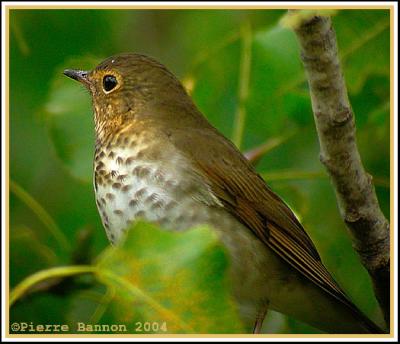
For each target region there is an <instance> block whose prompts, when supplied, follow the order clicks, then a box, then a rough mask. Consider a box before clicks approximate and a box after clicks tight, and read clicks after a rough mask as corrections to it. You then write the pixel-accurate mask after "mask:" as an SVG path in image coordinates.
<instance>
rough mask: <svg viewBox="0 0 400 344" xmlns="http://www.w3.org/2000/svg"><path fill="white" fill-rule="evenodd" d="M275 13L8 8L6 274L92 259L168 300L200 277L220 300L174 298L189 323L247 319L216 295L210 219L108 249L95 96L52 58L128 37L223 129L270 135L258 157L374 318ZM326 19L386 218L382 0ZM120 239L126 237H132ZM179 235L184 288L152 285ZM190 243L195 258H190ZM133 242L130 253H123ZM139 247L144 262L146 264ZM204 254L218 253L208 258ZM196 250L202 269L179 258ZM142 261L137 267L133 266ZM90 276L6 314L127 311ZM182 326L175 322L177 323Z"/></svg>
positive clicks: (120, 295)
mask: <svg viewBox="0 0 400 344" xmlns="http://www.w3.org/2000/svg"><path fill="white" fill-rule="evenodd" d="M284 14H285V11H282V10H253V11H248V10H235V11H234V10H201V11H200V10H179V11H178V10H169V11H165V10H34V11H33V10H12V11H11V13H10V28H11V31H10V55H9V56H10V179H11V180H12V183H11V184H10V186H11V188H10V192H11V193H10V231H9V233H10V287H11V288H14V287H15V286H17V285H18V284H19V283H20V282H21V281H23V280H25V281H26V278H29V276H35V275H34V274H35V273H38V272H40V271H42V270H43V271H49V269H50V271H53V272H54V270H51V269H52V268H56V269H59V268H60V267H65V266H67V267H68V266H71V267H73V266H88V267H92V269H93V267H95V268H96V269H97V270H96V271H112V272H113V274H114V275H116V276H114V277H117V278H116V280H122V281H123V284H129V285H130V286H136V287H138V288H139V289H140V290H144V289H145V288H150V289H146V293H148V294H146V295H151V297H152V298H153V300H154V302H157V303H159V304H162V305H163V306H165V305H168V307H175V306H176V305H179V304H181V305H182V304H183V303H182V302H181V300H182V299H180V298H179V297H182V298H183V299H184V297H185V296H187V295H188V293H190V292H191V291H193V292H195V290H198V291H204V292H206V291H205V290H206V289H207V288H201V286H204V284H207V283H211V284H212V285H213V288H214V289H218V290H220V293H221V295H225V296H224V297H222V298H220V299H218V302H217V301H216V299H215V297H216V295H217V294H215V295H210V294H208V296H207V297H206V298H205V299H204V304H200V303H199V304H198V305H196V306H197V307H198V308H197V307H195V308H193V314H184V313H182V312H181V311H182V310H181V309H180V310H179V311H178V310H176V311H174V312H175V314H179V316H180V317H182V319H183V321H184V322H185V324H189V326H190V327H191V329H193V330H195V331H207V332H210V333H212V332H218V331H221V332H240V331H241V327H240V324H239V322H236V321H234V319H235V314H234V312H233V310H232V312H231V311H230V310H231V308H230V307H231V306H229V305H228V304H229V302H228V299H227V298H226V291H227V288H226V283H227V282H226V280H225V277H224V276H225V275H224V273H223V272H224V271H226V266H225V264H226V261H225V255H224V254H223V250H222V249H221V248H220V247H219V245H218V244H217V243H216V242H215V239H214V238H213V237H212V236H211V235H210V233H209V232H208V231H207V230H205V229H198V230H195V231H192V232H188V233H185V234H179V235H177V236H174V235H172V234H170V233H163V232H159V231H157V230H156V229H155V228H152V227H151V226H150V227H149V225H144V224H142V225H140V226H138V228H136V229H135V230H134V233H135V235H131V236H129V237H128V240H127V242H125V246H122V247H120V248H107V247H108V243H107V242H106V239H105V233H104V230H103V228H102V225H101V223H100V220H99V216H98V214H97V210H96V206H95V202H94V197H93V190H92V182H91V179H92V175H91V166H92V155H93V144H94V143H93V122H92V117H91V108H90V98H89V95H88V94H87V93H86V92H85V91H84V90H83V88H79V86H78V85H77V84H76V83H73V82H71V81H70V80H68V79H67V78H65V77H64V76H63V75H62V71H63V70H64V69H65V68H82V69H84V68H92V67H94V66H95V65H96V64H97V63H99V62H100V61H101V60H102V59H103V58H105V57H107V56H110V55H112V54H115V53H119V52H123V51H136V52H141V53H146V54H148V55H151V56H153V57H155V58H157V59H158V60H159V61H161V62H163V63H164V64H165V65H167V66H168V67H169V68H170V69H171V70H172V71H173V72H174V73H175V74H177V75H178V77H179V78H180V79H181V80H182V81H183V82H184V83H185V85H186V86H188V87H190V89H191V92H192V96H193V98H194V100H195V102H196V104H197V105H198V106H199V108H200V109H201V111H202V112H203V113H204V114H205V115H206V116H207V118H208V119H209V120H210V121H211V123H213V124H214V125H215V126H216V127H217V128H218V129H219V130H220V131H222V132H223V133H224V134H225V135H226V136H227V137H230V138H232V137H234V139H235V142H237V143H240V148H241V149H242V150H243V151H246V150H248V149H252V148H254V147H256V146H259V145H261V144H263V143H265V142H266V141H269V140H273V141H274V142H278V143H279V144H276V145H274V148H273V149H270V150H269V151H268V153H267V154H265V155H264V156H263V158H262V159H261V160H260V162H259V164H258V165H257V169H258V170H259V172H260V173H261V174H262V175H263V176H264V177H265V179H266V180H267V181H268V183H269V184H270V186H271V187H272V189H273V190H274V191H276V192H277V193H278V194H280V195H281V196H282V197H283V199H284V200H285V201H286V202H287V203H288V204H289V205H290V206H291V207H292V208H293V209H294V211H295V212H296V214H297V215H298V216H299V218H300V219H301V221H302V223H303V224H304V226H305V227H306V229H307V231H308V232H309V234H310V236H311V237H312V239H313V241H314V242H315V244H316V246H317V248H318V250H319V251H320V253H321V256H322V258H323V261H324V263H325V265H326V266H327V267H328V269H329V270H330V271H331V272H332V274H333V275H334V276H335V278H336V279H337V281H338V282H339V283H340V284H341V285H342V286H343V288H344V289H345V290H346V291H347V292H348V294H349V295H350V296H351V297H352V299H353V300H354V301H355V303H356V304H357V305H359V306H360V308H361V309H362V310H363V311H364V312H366V313H367V314H368V315H369V316H370V317H371V318H373V319H375V320H377V321H379V320H380V319H381V318H380V314H379V310H378V306H377V303H376V301H375V299H374V296H373V291H372V288H371V285H370V281H369V277H368V275H367V273H366V272H365V271H364V269H363V268H362V266H361V264H360V262H359V260H358V257H357V256H356V254H355V253H354V251H353V250H352V248H351V243H350V239H349V237H348V234H347V233H346V229H345V226H344V224H343V222H342V221H341V219H340V216H339V214H338V210H337V206H336V200H335V197H334V193H333V190H332V187H331V186H330V184H329V180H328V178H327V175H326V173H325V171H324V170H323V167H322V166H321V164H320V163H319V160H318V151H319V148H318V139H317V136H316V133H315V128H314V123H313V118H312V111H311V106H310V99H309V94H308V89H307V84H306V79H305V75H304V71H303V68H302V64H301V61H300V57H299V49H298V45H297V42H296V40H295V36H294V34H293V33H292V32H291V31H290V29H289V28H287V27H285V26H282V25H281V24H280V19H281V18H282V16H283V15H284ZM333 24H334V27H335V30H336V33H337V38H338V45H339V52H340V56H341V61H342V66H343V69H344V75H345V78H346V81H347V85H348V90H349V96H350V101H351V104H352V106H353V110H354V113H355V116H356V123H357V135H358V144H359V149H360V153H361V156H362V159H363V163H364V165H365V167H366V169H367V171H368V172H369V173H370V174H371V175H372V176H373V177H374V181H375V185H376V187H377V194H378V197H379V201H380V204H381V207H382V209H383V211H384V213H385V214H386V216H387V217H389V215H390V189H389V187H390V182H389V180H390V115H389V114H390V58H389V53H390V25H389V24H390V20H389V11H387V10H342V11H337V12H336V13H335V15H334V17H333ZM245 59H247V60H245ZM246 66H247V67H246ZM246 73H247V74H246ZM243 76H244V77H243ZM246 80H248V82H246ZM238 109H241V110H240V111H238ZM238 121H240V123H239V122H238ZM144 228H145V230H144ZM156 232H157V234H156ZM60 233H61V234H60ZM150 233H153V236H152V237H151V240H150V239H149V235H150ZM64 237H65V238H64ZM188 238H191V239H190V240H188ZM65 241H67V243H65ZM188 242H190V245H189V246H186V245H187V243H188ZM182 243H184V244H182ZM195 243H196V244H195ZM129 245H133V246H134V247H135V250H133V251H131V250H128V249H127V248H128V247H129ZM178 249H179V250H182V253H181V254H182V255H185V257H186V258H187V259H188V260H183V259H182V260H172V263H173V264H172V266H171V267H170V268H171V269H174V268H176V269H180V268H182V269H183V270H182V271H185V274H186V273H187V275H185V274H184V276H182V281H181V282H182V283H181V284H180V288H182V289H179V290H181V291H182V294H181V295H180V294H179V293H176V296H177V299H166V298H163V297H161V298H160V297H159V294H158V291H157V288H161V289H160V290H162V288H167V289H168V287H169V288H173V286H172V285H168V282H166V283H164V282H163V283H156V280H155V278H156V276H160V277H162V278H164V279H165V281H168V279H169V276H168V274H169V273H172V270H171V271H168V270H165V271H164V270H163V269H161V268H160V265H157V264H159V263H160V261H159V260H158V261H157V259H158V258H159V257H161V256H162V255H163V254H165V257H171V255H172V254H173V252H174V250H178ZM104 250H105V251H104ZM101 252H103V253H101ZM196 252H197V253H198V254H199V256H198V257H195V256H191V255H192V254H193V255H194V254H196ZM201 252H203V254H202V255H201V256H200V253H201ZM156 253H157V254H156ZM127 255H129V261H130V262H132V264H130V265H129V264H125V263H124V262H123V261H124V260H125V259H126V257H127ZM214 256H217V259H216V260H214ZM98 257H100V258H98ZM146 257H147V258H146ZM150 258H151V259H150ZM143 259H150V260H153V259H154V261H150V262H147V261H146V264H143V265H141V264H142V263H143ZM169 259H170V258H169ZM191 259H194V260H193V261H191ZM121 260H123V261H121ZM208 260H209V261H210V262H213V264H211V265H209V264H207V269H206V268H205V267H204V266H205V265H204V264H205V263H204V262H206V261H208ZM193 262H197V263H196V264H195V265H196V266H195V268H196V269H197V270H196V269H194V270H189V269H187V267H188V264H189V265H193ZM228 263H229V262H228ZM77 264H83V265H77ZM180 264H182V266H180ZM192 267H193V266H192ZM142 268H143V269H144V270H145V271H147V272H146V273H143V274H139V275H136V274H133V271H138V270H140V269H142ZM57 271H58V272H59V270H56V272H57ZM150 271H151V273H150ZM196 271H198V272H202V274H200V273H196ZM217 271H218V272H221V274H219V273H216V272H217ZM153 272H155V273H154V274H153ZM211 273H213V274H214V275H215V276H218V278H215V279H214V278H210V276H209V275H207V274H211ZM74 276H75V275H74ZM93 276H98V275H96V274H93V273H89V274H79V275H77V276H75V277H71V276H69V277H68V278H64V279H63V281H61V283H60V279H59V278H58V279H57V278H52V279H49V280H46V281H47V282H46V283H44V284H43V283H40V284H39V285H38V286H37V287H36V288H37V290H36V293H31V294H29V295H28V296H27V297H25V298H23V299H21V300H20V301H18V302H16V303H15V305H14V306H13V307H12V308H11V311H10V321H11V322H13V321H24V322H29V321H33V322H35V323H56V322H57V323H63V322H68V323H73V322H74V321H75V322H76V321H77V319H91V321H94V322H98V323H107V322H109V321H111V320H112V319H117V318H116V317H124V316H126V317H130V316H131V315H132V314H131V313H130V312H131V311H132V309H130V310H129V309H128V308H127V307H126V304H127V300H130V299H131V295H130V294H129V292H128V289H124V287H121V286H118V285H112V284H110V283H111V282H110V280H109V279H107V278H106V280H107V281H106V280H104V278H103V279H102V278H99V279H95V281H93ZM53 277H54V276H53ZM103 277H104V276H103ZM139 277H140V278H139ZM201 278H203V279H202V280H201ZM198 279H200V280H198ZM99 280H100V281H101V282H104V283H98V281H99ZM96 281H97V282H96ZM186 281H188V282H186ZM195 281H196V282H198V285H197V286H196V285H195V284H196V283H194V282H195ZM121 283H122V282H121ZM202 283H203V284H202ZM54 285H56V287H54ZM57 286H58V287H57ZM152 287H153V288H154V289H151V288H152ZM167 289H165V290H167ZM120 290H122V291H120ZM123 290H125V291H123ZM163 295H164V296H165V295H166V293H164V294H163ZM199 297H200V296H199ZM199 297H197V298H196V299H197V300H199ZM186 299H187V298H186ZM137 300H141V299H140V298H139V299H137ZM138 302H139V301H138ZM139 303H140V302H139ZM210 304H211V305H213V306H215V307H209V305H210ZM174 305H175V306H174ZM201 306H204V308H203V310H205V312H206V311H207V312H210V313H209V314H208V313H202V316H206V315H209V316H210V317H213V316H216V315H215V313H217V312H216V310H217V309H218V310H221V309H224V308H225V309H226V313H220V314H219V315H218V316H220V317H221V318H219V319H223V321H221V323H220V326H219V327H218V328H215V327H213V325H212V324H204V323H202V322H201V321H199V312H198V310H199V308H200V307H201ZM178 308H179V307H178ZM116 309H117V310H118V312H116V311H115V310H116ZM135 309H138V313H137V314H135V315H132V316H133V317H134V319H140V318H141V317H142V316H143V317H146V320H152V319H157V312H154V310H152V309H151V307H146V306H145V303H142V304H140V306H138V307H137V308H135ZM173 309H174V310H175V309H176V308H173ZM122 310H123V311H122ZM211 313H213V314H214V315H213V314H211ZM120 319H122V318H120ZM191 319H192V320H193V319H197V321H196V322H195V321H192V320H191ZM214 319H217V318H214ZM121 321H122V320H121ZM207 326H211V327H207ZM187 330H188V329H187V328H185V329H182V328H181V329H179V328H178V327H172V330H171V331H172V332H175V331H176V332H180V331H182V332H190V330H188V331H187ZM264 330H265V331H267V332H269V333H278V332H279V333H296V332H297V333H316V332H318V331H317V330H315V329H313V328H310V327H309V326H306V325H304V324H301V323H300V322H297V321H296V320H294V319H288V318H287V317H284V316H282V315H280V314H278V313H274V312H271V313H270V314H269V315H268V317H267V320H266V322H265V326H264Z"/></svg>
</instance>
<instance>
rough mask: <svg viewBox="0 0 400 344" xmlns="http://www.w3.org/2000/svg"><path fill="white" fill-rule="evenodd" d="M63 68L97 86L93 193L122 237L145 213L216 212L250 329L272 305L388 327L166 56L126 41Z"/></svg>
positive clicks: (193, 215) (165, 216) (176, 227)
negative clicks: (331, 268) (330, 264)
mask: <svg viewBox="0 0 400 344" xmlns="http://www.w3.org/2000/svg"><path fill="white" fill-rule="evenodd" d="M64 74H65V75H66V76H68V77H70V78H72V79H75V80H77V81H79V82H80V83H81V84H83V85H84V86H85V87H86V89H87V90H88V91H89V93H90V95H91V98H92V106H93V112H94V128H95V153H94V164H93V169H94V178H93V180H94V190H95V198H96V204H97V208H98V211H99V214H100V217H101V220H102V223H103V226H104V228H105V230H106V234H107V237H108V239H109V240H110V242H111V243H112V244H117V243H118V242H120V241H121V238H123V236H124V233H125V232H126V231H127V229H128V228H129V227H130V226H131V225H132V223H134V222H135V221H138V220H140V219H141V220H145V221H148V222H152V223H157V224H158V225H159V226H160V227H161V228H163V229H165V230H171V231H184V230H188V229H190V228H192V227H194V226H196V225H199V224H206V225H209V226H210V227H211V228H212V230H213V231H214V232H215V234H216V235H217V237H218V238H219V240H220V241H221V243H222V244H223V245H224V246H225V247H226V249H227V252H228V256H229V260H230V266H229V276H230V279H231V282H232V283H231V284H232V296H233V299H234V300H235V301H236V303H237V305H238V311H239V314H240V318H241V320H242V321H243V323H244V324H245V325H246V329H249V332H253V333H260V332H261V328H262V324H263V320H264V318H265V315H266V314H267V312H268V310H270V309H271V310H274V311H277V312H280V313H283V314H285V315H288V316H291V317H293V318H295V319H298V320H300V321H302V322H305V323H307V324H310V325H311V326H313V327H315V328H318V329H320V330H321V331H324V332H327V333H335V334H350V333H351V334H362V333H374V334H378V333H384V331H383V330H382V329H381V328H380V327H379V326H378V325H376V324H375V323H374V322H373V321H371V320H370V319H369V318H368V317H367V316H365V315H364V314H363V313H362V312H361V311H360V310H359V308H358V307H357V306H356V305H355V304H354V303H353V302H352V301H351V300H350V298H349V297H348V296H347V295H346V293H345V292H344V291H343V289H342V288H341V287H340V286H339V285H338V283H337V282H335V280H334V279H333V277H332V275H331V274H330V273H329V272H328V270H327V269H326V268H325V266H324V265H323V263H322V260H321V257H320V255H319V253H318V252H317V249H316V247H315V245H314V243H313V242H312V240H311V238H310V237H309V235H308V234H307V233H306V231H305V229H304V228H303V226H302V224H301V223H300V221H299V220H298V218H297V217H296V216H295V214H294V213H293V211H292V210H291V209H290V208H289V207H288V205H287V204H286V203H285V202H284V201H283V200H282V199H281V198H280V197H279V196H278V195H277V194H276V193H274V192H273V191H272V190H271V188H270V187H269V186H268V185H267V184H266V182H265V181H264V180H263V178H262V177H261V176H260V175H259V174H258V173H257V172H256V170H255V168H254V167H253V166H252V165H251V163H249V161H248V160H247V159H246V158H245V157H244V156H243V154H242V153H241V152H240V151H239V149H238V148H237V147H236V146H235V145H234V144H233V143H232V142H231V141H230V140H229V139H227V138H226V137H224V136H223V135H222V134H221V133H220V132H219V131H218V130H217V129H216V128H215V127H214V126H212V125H211V124H210V122H209V121H208V120H207V119H206V117H205V116H204V115H203V114H202V113H201V112H200V110H199V109H198V107H197V106H196V104H195V102H194V100H193V99H192V98H191V96H190V95H189V94H188V92H187V90H186V89H185V87H184V86H183V85H182V83H181V82H180V81H179V79H178V78H177V77H176V76H175V75H174V74H173V73H172V72H171V71H170V70H168V69H167V67H165V66H164V65H163V64H161V63H160V62H158V61H157V60H155V59H154V58H152V57H149V56H146V55H143V54H138V53H121V54H117V55H114V56H111V57H109V58H107V59H105V60H104V61H103V62H101V63H100V64H99V65H97V66H96V67H95V68H94V69H92V70H91V71H84V70H80V69H66V70H64ZM149 245H151V243H149ZM177 259H178V258H177Z"/></svg>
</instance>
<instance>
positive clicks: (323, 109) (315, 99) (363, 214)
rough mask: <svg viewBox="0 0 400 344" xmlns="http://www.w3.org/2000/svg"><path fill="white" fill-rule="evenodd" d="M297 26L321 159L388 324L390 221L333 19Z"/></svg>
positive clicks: (311, 20)
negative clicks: (362, 145)
mask: <svg viewBox="0 0 400 344" xmlns="http://www.w3.org/2000/svg"><path fill="white" fill-rule="evenodd" d="M292 15H296V13H294V14H292ZM293 28H294V31H295V33H296V35H297V38H298V40H299V42H300V46H301V58H302V60H303V64H304V67H305V70H306V74H307V78H308V83H309V87H310V94H311V102H312V108H313V112H314V119H315V124H316V129H317V133H318V138H319V143H320V159H321V162H322V163H323V164H324V165H325V167H326V169H327V171H328V173H329V175H330V177H331V180H332V183H333V186H334V189H335V193H336V197H337V200H338V205H339V209H340V213H341V216H342V218H343V220H344V222H345V223H346V225H347V227H348V229H349V232H350V234H351V237H352V241H353V247H354V248H355V250H356V251H357V252H358V254H359V256H360V258H361V262H362V264H363V265H364V267H365V268H366V269H367V270H368V272H369V275H370V277H371V279H372V282H373V286H374V291H375V296H376V298H377V300H378V302H379V304H380V306H381V309H382V311H383V314H384V317H385V320H386V322H387V323H389V322H390V233H389V223H388V221H387V219H386V218H385V216H384V215H383V214H382V211H381V210H380V208H379V204H378V200H377V197H376V194H375V188H374V185H373V182H372V177H371V176H370V175H369V174H368V173H366V171H365V170H364V167H363V165H362V162H361V157H360V154H359V152H358V148H357V144H356V134H355V131H356V128H355V121H354V116H353V111H352V108H351V105H350V103H349V99H348V95H347V90H346V85H345V81H344V77H343V75H342V71H341V67H340V63H339V58H338V51H337V44H336V35H335V32H334V30H333V28H332V23H331V19H330V18H329V17H324V16H315V15H311V16H308V18H304V17H303V18H301V19H300V20H299V21H298V22H297V23H296V25H293Z"/></svg>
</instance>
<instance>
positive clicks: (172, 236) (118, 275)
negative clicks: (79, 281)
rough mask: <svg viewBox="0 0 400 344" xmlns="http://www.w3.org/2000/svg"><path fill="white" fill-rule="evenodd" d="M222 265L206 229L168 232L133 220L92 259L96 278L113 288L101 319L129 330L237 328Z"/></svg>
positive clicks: (213, 330)
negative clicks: (141, 325)
mask: <svg viewBox="0 0 400 344" xmlns="http://www.w3.org/2000/svg"><path fill="white" fill-rule="evenodd" d="M228 263H229V262H228V259H227V256H226V253H225V250H224V248H223V247H222V245H221V244H220V243H219V241H218V239H217V237H216V236H215V234H214V233H213V232H212V231H211V230H210V229H209V228H206V227H199V228H195V229H192V230H189V231H185V232H168V231H165V230H160V229H158V228H157V227H156V226H154V225H151V224H148V223H137V224H136V225H135V226H134V227H133V228H131V230H130V231H129V232H128V235H127V237H126V240H124V242H123V243H122V244H121V245H120V246H116V247H111V248H109V249H108V250H106V252H104V254H103V255H102V257H101V258H100V260H99V262H98V267H99V269H100V271H101V273H100V274H99V276H100V278H102V277H101V276H103V277H104V276H106V281H105V283H107V284H109V285H111V286H112V287H113V288H114V289H115V290H117V292H116V296H115V298H114V301H113V302H112V303H111V307H110V309H109V310H108V311H107V312H106V313H107V314H106V315H105V318H106V319H107V323H126V324H127V327H128V328H129V329H130V331H132V332H135V324H136V323H137V322H142V323H144V322H150V323H158V324H159V326H158V327H157V326H155V327H154V328H150V330H149V331H146V333H149V332H150V333H154V332H159V333H165V332H167V333H238V332H243V328H242V325H241V323H240V321H239V319H238V317H237V315H236V309H235V305H234V303H233V301H232V299H231V296H230V287H229V286H230V283H229V279H228V276H227V268H228ZM107 271H112V275H110V274H109V273H107ZM102 321H103V322H104V321H105V320H104V318H102ZM164 322H165V325H166V326H165V327H166V331H163V330H162V329H161V325H162V324H164ZM157 329H158V331H157Z"/></svg>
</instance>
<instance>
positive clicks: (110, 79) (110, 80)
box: [103, 75, 118, 92]
mask: <svg viewBox="0 0 400 344" xmlns="http://www.w3.org/2000/svg"><path fill="white" fill-rule="evenodd" d="M117 84H118V82H117V78H116V77H115V76H113V75H106V76H104V78H103V89H104V91H106V92H110V91H111V90H112V89H113V88H115V86H117Z"/></svg>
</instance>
